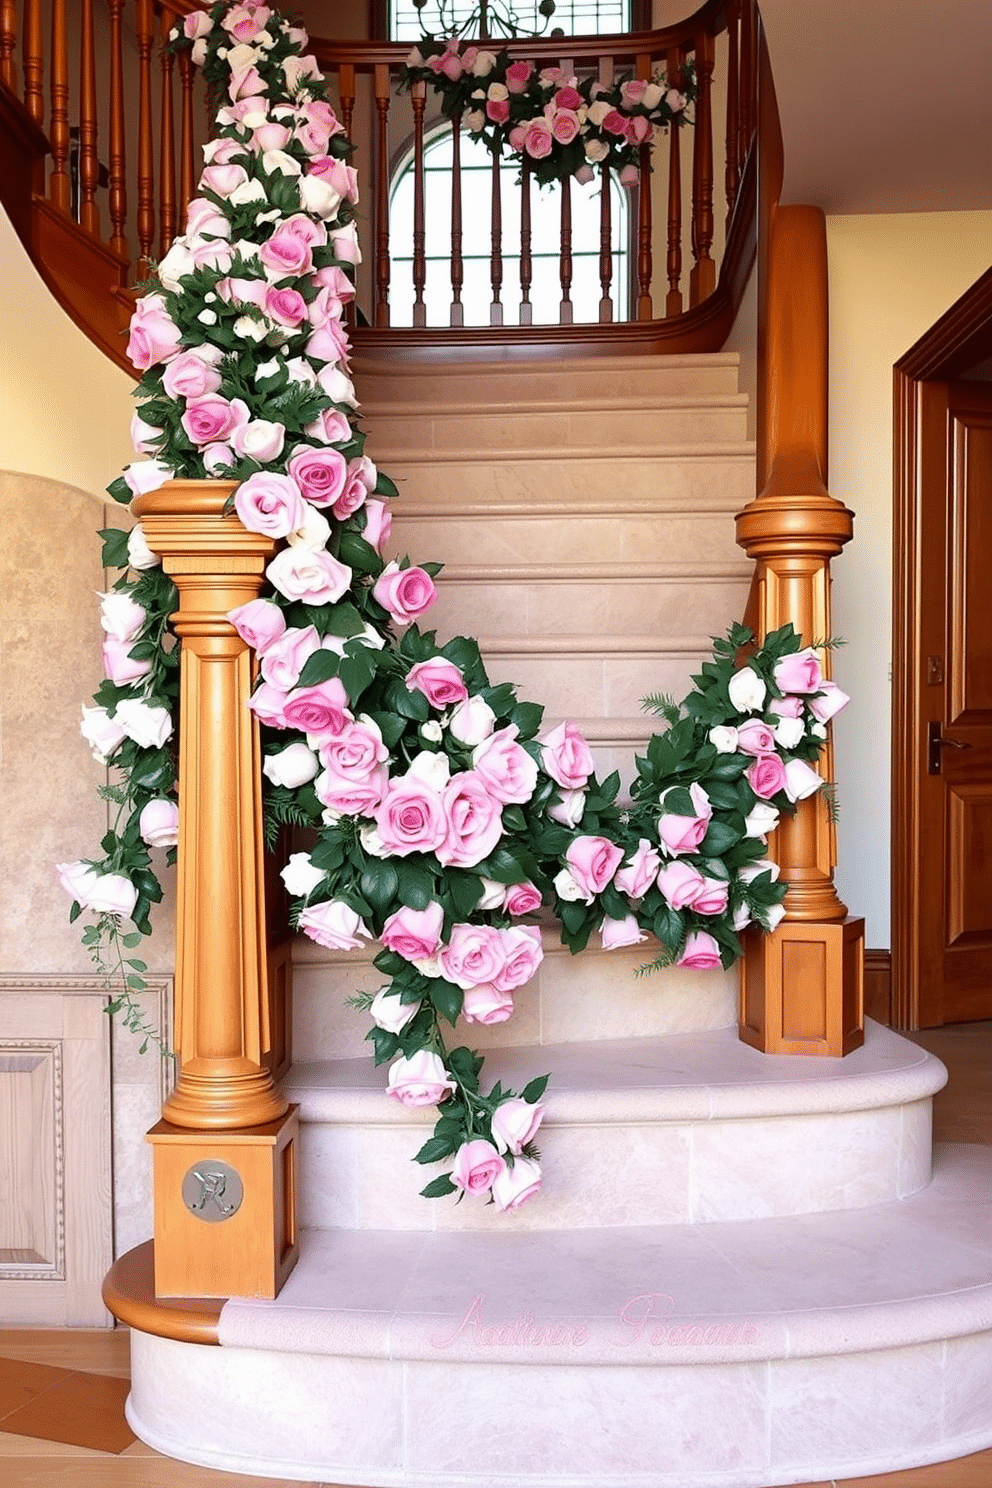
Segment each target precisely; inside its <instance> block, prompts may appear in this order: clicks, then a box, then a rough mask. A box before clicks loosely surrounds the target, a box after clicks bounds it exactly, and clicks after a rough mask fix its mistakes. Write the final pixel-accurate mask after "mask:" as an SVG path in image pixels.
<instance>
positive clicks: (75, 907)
mask: <svg viewBox="0 0 992 1488" xmlns="http://www.w3.org/2000/svg"><path fill="white" fill-rule="evenodd" d="M82 912H83V906H82V905H81V904H80V902H79V900H78V899H74V900H73V901H72V907H71V909H70V910H69V924H70V925H74V924H75V923H76V921H77V920H78V919H79V916H80V915H81V914H82Z"/></svg>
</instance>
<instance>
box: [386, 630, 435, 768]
mask: <svg viewBox="0 0 992 1488" xmlns="http://www.w3.org/2000/svg"><path fill="white" fill-rule="evenodd" d="M377 639H381V637H377ZM420 737H421V738H422V739H426V740H427V741H428V742H429V743H431V744H440V742H441V740H442V739H443V738H444V729H443V728H442V726H441V724H440V723H439V722H438V720H437V719H436V718H429V719H428V720H427V722H426V723H422V724H421V725H420Z"/></svg>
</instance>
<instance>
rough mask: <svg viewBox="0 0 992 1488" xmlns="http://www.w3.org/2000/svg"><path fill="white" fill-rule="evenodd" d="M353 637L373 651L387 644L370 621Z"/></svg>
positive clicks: (379, 649)
mask: <svg viewBox="0 0 992 1488" xmlns="http://www.w3.org/2000/svg"><path fill="white" fill-rule="evenodd" d="M351 639H352V640H353V641H361V643H362V645H363V646H371V647H372V650H373V651H381V650H382V649H383V647H384V646H385V644H386V642H385V640H384V638H383V637H382V636H381V635H380V634H379V632H378V631H377V630H376V628H375V626H374V625H369V624H368V623H366V626H365V629H364V630H363V631H362V633H361V635H357V636H352V637H351ZM425 727H426V725H425ZM424 737H425V738H427V737H429V736H428V735H425V736H424Z"/></svg>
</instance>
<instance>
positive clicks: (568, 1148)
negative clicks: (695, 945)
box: [284, 987, 947, 1233]
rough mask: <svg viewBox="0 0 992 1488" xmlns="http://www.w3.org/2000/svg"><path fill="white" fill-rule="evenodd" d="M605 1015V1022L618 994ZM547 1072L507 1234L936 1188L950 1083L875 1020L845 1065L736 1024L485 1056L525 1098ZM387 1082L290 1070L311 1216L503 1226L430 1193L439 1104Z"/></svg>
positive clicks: (334, 1223)
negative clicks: (529, 1197) (934, 1122)
mask: <svg viewBox="0 0 992 1488" xmlns="http://www.w3.org/2000/svg"><path fill="white" fill-rule="evenodd" d="M563 991H565V992H566V994H567V995H568V996H569V998H571V996H572V993H571V988H570V987H568V988H567V989H563ZM601 1005H602V1007H603V1018H604V1021H605V1020H606V1019H608V1017H609V999H608V997H603V999H602V1004H601ZM474 1032H475V1029H474V1027H467V1028H458V1029H456V1031H455V1033H454V1034H453V1035H452V1042H462V1041H465V1042H467V1043H468V1044H469V1046H470V1047H471V1046H473V1045H474V1042H475V1040H474V1037H473V1036H474ZM525 1037H527V1035H526V1034H525ZM549 1072H550V1074H551V1083H550V1085H549V1087H548V1092H547V1095H546V1096H545V1103H546V1108H547V1114H546V1116H545V1119H544V1123H543V1125H542V1127H541V1130H540V1134H539V1137H538V1143H539V1146H540V1149H541V1157H542V1167H543V1171H544V1176H545V1180H546V1181H545V1187H544V1189H543V1190H542V1192H541V1194H540V1195H539V1196H538V1197H537V1198H536V1199H535V1200H534V1201H533V1202H532V1203H529V1204H525V1205H524V1206H523V1207H522V1208H520V1209H518V1210H516V1211H514V1212H513V1213H511V1214H507V1215H504V1216H503V1217H502V1218H501V1219H500V1220H499V1221H498V1223H499V1227H500V1230H501V1231H502V1230H506V1231H507V1232H514V1233H515V1232H517V1231H530V1230H535V1229H536V1230H557V1231H562V1230H574V1229H583V1228H589V1227H592V1226H606V1227H610V1228H617V1229H629V1228H631V1227H637V1226H644V1225H652V1226H653V1225H688V1224H710V1223H715V1222H719V1221H724V1220H739V1219H750V1220H753V1219H765V1218H771V1217H777V1216H782V1215H788V1214H808V1213H820V1212H822V1211H825V1210H829V1209H862V1208H865V1207H867V1206H869V1205H873V1204H881V1203H886V1202H888V1201H890V1200H893V1199H903V1198H905V1197H906V1196H907V1195H909V1194H913V1193H916V1192H918V1191H919V1190H920V1189H922V1188H924V1187H925V1186H926V1184H927V1183H929V1181H930V1135H931V1098H932V1096H933V1094H934V1092H935V1091H937V1090H939V1089H941V1088H942V1086H943V1085H944V1084H945V1082H946V1079H947V1072H946V1070H945V1069H944V1066H943V1065H942V1064H941V1063H940V1061H939V1060H938V1059H935V1058H934V1056H933V1055H932V1054H928V1053H927V1052H926V1051H925V1050H923V1049H919V1048H917V1046H916V1045H915V1044H911V1043H910V1042H909V1041H908V1040H907V1039H904V1038H902V1037H901V1036H900V1035H899V1034H896V1033H893V1032H892V1031H891V1030H890V1029H888V1028H883V1027H881V1026H880V1025H878V1024H871V1025H870V1027H869V1029H868V1031H867V1033H866V1036H865V1043H864V1046H863V1047H862V1048H861V1049H857V1050H855V1051H854V1052H853V1053H851V1054H849V1055H847V1056H846V1057H845V1059H844V1060H843V1061H841V1060H823V1059H815V1060H813V1059H803V1058H801V1057H798V1056H792V1057H783V1056H771V1055H764V1054H759V1053H758V1052H757V1051H756V1050H754V1049H752V1048H750V1047H749V1046H748V1045H746V1044H743V1043H741V1041H740V1040H739V1038H738V1036H737V1030H736V1028H721V1029H715V1030H712V1031H708V1032H705V1033H684V1034H674V1035H669V1036H668V1037H665V1038H656V1039H651V1038H635V1039H607V1040H603V1039H600V1040H596V1041H593V1042H591V1043H572V1044H559V1045H545V1046H543V1047H537V1046H535V1045H534V1044H533V1043H532V1042H528V1044H527V1046H526V1047H516V1046H510V1047H506V1048H500V1049H492V1050H491V1051H490V1052H489V1053H488V1054H487V1057H486V1068H485V1075H486V1080H487V1085H486V1088H489V1086H490V1085H491V1084H493V1083H494V1082H495V1081H496V1080H497V1079H498V1080H499V1081H500V1082H501V1083H502V1085H503V1087H504V1089H511V1088H512V1089H515V1090H521V1089H523V1087H524V1086H525V1085H526V1084H527V1083H528V1081H530V1080H531V1079H533V1078H534V1077H535V1076H536V1075H540V1074H545V1073H549ZM385 1083H386V1071H385V1069H384V1068H379V1069H377V1068H376V1067H375V1065H374V1062H373V1060H372V1059H371V1057H365V1058H363V1059H338V1060H333V1059H332V1060H323V1061H319V1062H308V1063H307V1064H297V1065H295V1066H294V1067H293V1069H292V1070H291V1071H290V1073H289V1075H288V1076H287V1078H286V1081H285V1084H284V1088H285V1092H286V1094H287V1096H288V1097H289V1099H290V1100H291V1101H294V1102H296V1103H297V1104H298V1105H299V1107H300V1119H301V1122H302V1123H303V1130H302V1133H301V1138H300V1152H299V1171H300V1214H301V1223H302V1224H303V1225H305V1226H308V1227H312V1228H316V1229H345V1230H354V1229H372V1230H376V1229H401V1230H433V1229H437V1230H478V1229H482V1230H486V1229H490V1228H492V1225H493V1221H494V1219H495V1218H496V1216H495V1215H494V1214H493V1213H492V1212H491V1211H490V1210H489V1209H488V1208H487V1206H486V1205H485V1204H482V1203H469V1202H463V1203H460V1204H456V1203H454V1202H451V1201H443V1200H439V1201H428V1200H425V1199H422V1198H421V1197H420V1189H421V1188H422V1187H423V1186H424V1184H425V1183H427V1182H429V1181H430V1179H431V1178H433V1177H434V1176H435V1173H436V1172H438V1171H444V1167H443V1166H442V1167H441V1168H435V1167H434V1166H432V1165H428V1166H426V1167H423V1166H421V1165H418V1164H415V1163H414V1162H413V1161H412V1159H413V1156H414V1154H415V1153H416V1152H417V1150H418V1149H419V1148H420V1146H421V1145H422V1144H423V1143H424V1142H425V1141H426V1140H427V1138H428V1136H430V1134H431V1131H432V1130H433V1127H434V1123H435V1121H436V1119H437V1111H436V1109H435V1108H434V1107H428V1108H426V1109H423V1108H420V1109H413V1110H411V1109H408V1108H407V1107H405V1106H403V1105H401V1104H400V1103H399V1102H397V1101H395V1100H393V1099H392V1098H390V1097H389V1096H387V1095H386V1093H385ZM447 1166H450V1164H448V1165H447Z"/></svg>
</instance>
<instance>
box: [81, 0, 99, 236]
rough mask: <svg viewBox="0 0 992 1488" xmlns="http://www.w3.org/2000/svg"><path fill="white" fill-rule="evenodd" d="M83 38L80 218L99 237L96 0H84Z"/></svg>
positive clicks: (83, 224)
mask: <svg viewBox="0 0 992 1488" xmlns="http://www.w3.org/2000/svg"><path fill="white" fill-rule="evenodd" d="M80 27H81V34H80V41H79V221H80V224H81V225H82V226H83V227H85V229H86V231H87V232H90V233H93V235H94V236H96V237H98V236H99V234H100V213H99V210H98V208H97V205H96V188H97V183H98V181H99V179H100V163H99V160H98V159H97V117H96V47H95V45H94V41H93V0H83V3H82V13H81V17H80Z"/></svg>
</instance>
